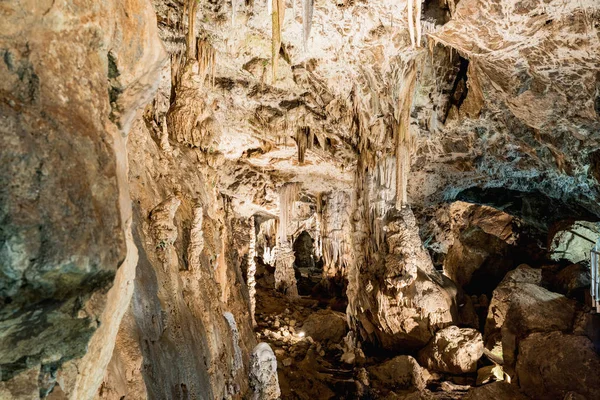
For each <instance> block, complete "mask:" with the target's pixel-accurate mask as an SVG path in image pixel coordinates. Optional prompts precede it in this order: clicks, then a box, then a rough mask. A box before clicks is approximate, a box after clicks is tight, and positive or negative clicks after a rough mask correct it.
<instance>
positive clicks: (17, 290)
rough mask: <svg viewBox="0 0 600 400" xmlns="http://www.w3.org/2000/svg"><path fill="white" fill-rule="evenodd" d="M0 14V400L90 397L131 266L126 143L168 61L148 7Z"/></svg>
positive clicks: (92, 5) (133, 1) (128, 290)
mask: <svg viewBox="0 0 600 400" xmlns="http://www.w3.org/2000/svg"><path fill="white" fill-rule="evenodd" d="M2 14H3V17H2V21H1V22H0V27H1V30H2V33H1V34H0V49H1V50H0V52H1V53H2V62H1V63H0V74H1V75H2V77H3V79H2V82H1V83H0V118H1V119H2V122H1V124H0V125H1V127H0V131H1V135H0V136H1V139H0V141H1V142H2V152H1V153H0V160H1V161H0V162H1V164H2V166H3V168H2V172H1V173H0V182H1V185H0V186H1V189H0V208H1V209H2V212H1V216H0V219H1V221H2V227H3V229H2V233H1V234H0V236H1V238H0V240H1V241H2V243H3V244H2V246H1V248H2V250H0V259H1V261H0V263H1V264H2V273H1V275H0V288H1V289H0V299H1V300H0V301H1V304H2V311H1V316H0V321H1V322H0V337H1V343H2V345H1V346H0V347H1V349H0V368H1V370H0V372H1V374H0V375H1V376H2V378H1V379H2V382H1V383H0V392H1V393H2V394H1V396H0V397H2V398H7V399H9V398H21V396H29V395H32V396H34V394H35V395H37V396H45V394H46V393H47V392H49V391H50V390H52V389H53V388H54V387H55V383H56V382H57V380H58V383H59V385H57V386H56V390H57V392H58V391H62V392H64V393H65V394H66V395H67V396H70V397H71V398H91V397H92V396H93V395H94V393H95V391H96V389H97V386H98V384H99V382H100V381H101V379H102V377H101V375H103V371H104V369H105V368H106V365H107V364H108V361H109V360H110V356H111V353H112V347H113V345H114V338H115V335H116V333H117V330H118V326H119V323H120V320H121V318H122V316H123V313H124V312H125V310H126V309H127V306H128V304H129V300H130V298H131V295H132V288H133V287H132V280H133V278H134V275H135V265H136V260H137V254H136V251H135V246H134V245H133V241H132V238H131V228H130V225H131V219H132V216H131V206H130V200H129V188H128V183H127V153H126V149H125V144H126V139H125V137H126V135H127V133H128V131H129V128H130V125H131V121H132V120H134V119H135V118H136V114H137V111H138V110H139V108H140V106H142V105H144V104H145V103H146V102H147V101H149V99H150V98H151V96H152V94H153V92H154V91H155V90H156V83H157V78H158V71H159V68H160V65H161V63H162V62H163V61H164V58H165V52H164V50H163V46H162V44H161V43H160V41H159V40H158V37H157V26H156V17H155V14H154V12H153V10H152V8H151V6H150V4H149V3H148V2H147V1H137V0H130V1H127V2H116V1H108V2H101V3H98V2H92V1H79V2H76V3H75V4H71V3H70V2H66V1H41V2H38V1H26V2H22V1H9V2H4V3H3V4H2ZM24 377H26V378H24ZM14 382H19V383H18V384H15V383H14Z"/></svg>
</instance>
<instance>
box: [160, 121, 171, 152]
mask: <svg viewBox="0 0 600 400" xmlns="http://www.w3.org/2000/svg"><path fill="white" fill-rule="evenodd" d="M160 148H161V150H162V151H164V152H165V153H170V152H171V151H172V149H171V144H170V143H169V131H168V130H167V117H166V116H164V117H163V121H162V135H161V136H160Z"/></svg>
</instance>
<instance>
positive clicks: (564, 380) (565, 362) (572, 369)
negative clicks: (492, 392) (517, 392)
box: [517, 332, 600, 399]
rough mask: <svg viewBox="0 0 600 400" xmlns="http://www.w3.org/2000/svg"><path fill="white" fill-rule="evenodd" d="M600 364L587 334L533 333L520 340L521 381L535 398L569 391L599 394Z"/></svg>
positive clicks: (592, 396)
mask: <svg viewBox="0 0 600 400" xmlns="http://www.w3.org/2000/svg"><path fill="white" fill-rule="evenodd" d="M599 368H600V357H598V354H597V353H596V352H595V351H594V347H593V345H592V343H591V342H590V340H589V339H588V338H586V337H585V336H574V335H566V334H563V333H561V332H552V333H533V334H531V335H530V336H529V337H527V338H526V339H525V340H523V341H522V342H521V343H520V344H519V358H518V361H517V376H518V379H519V385H520V386H521V388H522V389H523V391H524V392H525V393H526V394H527V395H529V396H531V398H533V399H548V398H559V399H560V398H563V397H564V396H565V395H566V394H567V393H568V392H570V391H572V392H574V393H576V394H579V395H582V396H585V398H588V399H595V398H598V396H600V378H599V377H598V374H597V373H596V371H598V369H599Z"/></svg>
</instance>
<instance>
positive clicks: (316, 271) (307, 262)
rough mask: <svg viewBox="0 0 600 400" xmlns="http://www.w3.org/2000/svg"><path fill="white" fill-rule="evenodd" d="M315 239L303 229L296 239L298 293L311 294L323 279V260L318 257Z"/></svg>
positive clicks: (295, 269)
mask: <svg viewBox="0 0 600 400" xmlns="http://www.w3.org/2000/svg"><path fill="white" fill-rule="evenodd" d="M314 242H315V241H314V239H313V238H312V237H311V236H310V234H309V233H308V232H306V231H302V232H301V233H300V234H299V235H298V237H297V238H296V239H295V240H294V243H293V246H292V248H293V250H294V256H295V257H296V259H295V260H294V272H295V275H296V285H297V287H298V294H299V295H301V296H310V295H311V294H312V293H313V289H314V288H315V286H316V285H317V284H319V282H321V280H322V279H323V262H322V261H321V260H320V259H319V260H317V259H316V256H315V252H314Z"/></svg>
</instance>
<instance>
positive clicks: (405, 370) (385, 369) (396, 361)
mask: <svg viewBox="0 0 600 400" xmlns="http://www.w3.org/2000/svg"><path fill="white" fill-rule="evenodd" d="M368 371H369V374H370V375H371V382H372V384H375V385H377V384H379V385H383V387H385V388H386V389H390V390H395V389H400V390H406V389H412V388H417V389H419V390H423V389H425V386H426V385H427V381H428V380H429V372H428V371H427V370H426V369H424V368H421V366H420V365H419V363H417V361H416V360H415V359H414V358H412V357H411V356H398V357H395V358H392V359H391V360H388V361H386V362H384V363H383V364H380V365H376V366H374V367H371V368H368ZM375 382H376V383H375Z"/></svg>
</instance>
